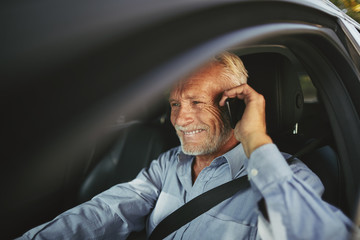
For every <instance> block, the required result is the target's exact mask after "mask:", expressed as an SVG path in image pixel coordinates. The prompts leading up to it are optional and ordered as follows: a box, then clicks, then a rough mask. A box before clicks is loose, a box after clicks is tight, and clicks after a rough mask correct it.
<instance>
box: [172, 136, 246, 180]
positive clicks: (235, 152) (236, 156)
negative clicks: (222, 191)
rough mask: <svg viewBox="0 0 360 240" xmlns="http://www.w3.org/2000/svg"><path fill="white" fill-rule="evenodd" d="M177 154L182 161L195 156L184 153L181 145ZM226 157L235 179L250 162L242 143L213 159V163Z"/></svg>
mask: <svg viewBox="0 0 360 240" xmlns="http://www.w3.org/2000/svg"><path fill="white" fill-rule="evenodd" d="M177 155H178V161H180V162H182V161H190V160H192V159H193V158H194V156H192V155H187V154H185V153H183V152H182V150H181V147H179V150H178V153H177ZM224 158H225V160H226V161H227V162H228V163H229V168H230V174H231V177H232V178H233V179H234V178H235V177H236V176H237V174H238V173H239V171H240V170H241V169H242V168H243V167H245V168H246V166H247V163H248V158H247V157H246V155H245V152H244V148H243V146H242V144H241V143H240V144H238V145H237V146H235V147H234V148H233V149H231V150H230V151H228V152H226V153H225V154H224V155H222V156H219V157H217V158H215V159H214V160H213V163H214V162H218V161H221V160H222V159H224Z"/></svg>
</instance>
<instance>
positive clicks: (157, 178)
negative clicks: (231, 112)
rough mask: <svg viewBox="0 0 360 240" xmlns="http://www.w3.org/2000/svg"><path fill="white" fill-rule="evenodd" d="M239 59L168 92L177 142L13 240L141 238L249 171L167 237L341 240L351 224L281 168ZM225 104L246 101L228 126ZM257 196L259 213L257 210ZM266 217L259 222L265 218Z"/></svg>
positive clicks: (304, 180)
mask: <svg viewBox="0 0 360 240" xmlns="http://www.w3.org/2000/svg"><path fill="white" fill-rule="evenodd" d="M246 79H247V72H246V70H245V67H244V66H243V64H242V62H241V60H240V59H239V58H238V57H237V56H236V55H234V54H231V53H228V52H225V53H223V54H221V55H219V56H216V57H214V58H213V59H212V60H211V61H210V62H209V63H208V64H206V66H204V67H202V68H201V69H200V70H199V71H197V72H196V73H195V74H193V75H191V76H190V77H188V78H187V79H185V80H184V81H181V82H179V83H177V84H176V85H175V86H174V87H173V89H172V90H171V93H170V97H169V103H170V106H171V122H172V124H173V126H174V127H175V129H176V132H177V135H178V137H179V139H180V142H181V146H179V147H176V148H174V149H171V150H169V151H167V152H165V153H163V154H161V155H160V156H159V158H158V159H157V160H154V161H153V162H152V163H151V165H150V167H149V168H147V169H143V170H142V171H141V172H140V173H139V175H138V176H137V177H136V178H135V179H134V180H133V181H131V182H128V183H123V184H118V185H116V186H114V187H112V188H110V189H109V190H107V191H105V192H103V193H101V194H99V195H97V196H95V197H94V198H93V199H92V200H91V201H88V202H86V203H84V204H81V205H79V206H77V207H75V208H73V209H71V210H68V211H67V212H65V213H63V214H61V215H59V216H58V217H56V218H55V219H54V220H52V221H50V222H48V223H45V224H43V225H40V226H38V227H36V228H34V229H32V230H30V231H29V232H27V233H25V234H24V235H23V236H22V237H23V238H24V239H27V238H30V239H33V238H35V239H36V238H39V239H41V238H44V239H60V238H63V239H71V238H77V239H116V238H118V239H126V238H127V237H128V236H129V234H130V233H131V232H134V231H141V230H142V229H144V228H145V229H146V232H147V234H148V235H149V234H150V233H151V232H152V231H153V230H154V229H155V227H156V226H157V225H158V224H159V223H160V222H161V220H163V219H164V218H166V217H167V216H168V215H169V214H170V213H172V212H173V211H175V210H176V209H178V208H179V207H181V206H182V205H184V204H185V203H186V202H188V201H190V200H191V199H193V198H195V197H197V196H198V195H200V194H202V193H203V192H206V191H208V190H210V189H212V188H214V187H216V186H219V185H221V184H223V183H226V182H228V181H230V180H232V179H235V178H239V177H241V176H244V175H246V174H248V176H249V180H250V183H251V187H249V188H248V189H246V190H245V191H241V192H238V193H236V194H235V195H233V196H232V197H231V198H229V199H227V200H225V201H223V202H222V203H220V204H218V205H217V206H215V207H213V208H212V209H211V210H209V211H207V212H206V213H204V214H202V215H200V216H199V217H197V218H196V219H194V220H193V221H191V222H189V223H187V224H185V225H184V226H182V227H180V228H179V229H178V230H176V231H175V232H173V233H171V234H170V235H169V236H167V237H166V239H317V240H318V239H346V238H347V237H348V236H349V233H350V232H351V230H352V223H351V221H350V220H349V219H348V218H347V217H346V216H345V215H344V214H342V213H341V211H339V210H338V209H336V208H335V207H333V206H331V205H329V204H327V203H326V202H324V201H322V199H321V197H320V196H321V194H322V192H323V185H322V184H321V182H320V180H319V179H318V177H317V176H316V175H315V174H314V173H313V172H311V170H309V169H308V168H307V167H306V166H305V165H304V164H303V163H302V162H301V161H299V160H297V159H296V160H294V161H292V163H291V164H290V165H289V164H288V163H287V162H286V161H285V156H286V154H282V153H280V151H279V150H278V149H277V147H276V145H274V144H273V143H272V140H271V138H270V137H269V136H268V135H267V133H266V123H265V100H264V98H263V96H262V95H260V94H259V93H257V92H256V91H255V90H254V89H252V88H251V87H250V86H249V85H247V84H246ZM227 98H239V99H241V100H243V101H244V102H245V104H246V108H245V111H244V114H243V116H242V118H241V120H240V121H239V122H238V123H237V124H236V127H235V129H234V130H233V129H232V128H231V127H230V123H229V119H228V117H227V115H226V114H225V111H224V109H225V108H224V104H225V100H226V99H227ZM261 199H264V201H265V205H266V208H265V210H264V209H262V210H259V208H258V202H259V201H260V200H261ZM264 216H266V217H264Z"/></svg>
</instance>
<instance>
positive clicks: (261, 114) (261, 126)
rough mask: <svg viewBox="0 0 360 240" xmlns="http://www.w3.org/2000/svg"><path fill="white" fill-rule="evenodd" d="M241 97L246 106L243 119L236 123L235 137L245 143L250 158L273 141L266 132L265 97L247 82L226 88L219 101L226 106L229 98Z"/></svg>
mask: <svg viewBox="0 0 360 240" xmlns="http://www.w3.org/2000/svg"><path fill="white" fill-rule="evenodd" d="M235 97H237V98H239V99H242V100H244V101H245V104H246V108H245V111H244V114H243V116H242V118H241V120H240V121H239V122H238V123H237V124H236V127H235V130H234V134H235V138H236V139H237V140H238V141H239V142H241V143H242V144H243V147H244V150H245V154H246V156H247V157H248V158H249V157H250V155H251V153H252V152H253V151H254V150H255V149H256V148H258V147H260V146H262V145H264V144H267V143H272V140H271V138H270V136H269V135H267V133H266V121H265V99H264V97H263V96H262V95H261V94H259V93H257V92H256V91H255V90H254V89H252V88H251V87H250V86H249V85H247V84H242V85H240V86H237V87H234V88H231V89H229V90H226V91H225V92H224V93H223V95H222V98H221V100H220V102H219V104H220V106H224V104H225V100H226V99H227V98H235Z"/></svg>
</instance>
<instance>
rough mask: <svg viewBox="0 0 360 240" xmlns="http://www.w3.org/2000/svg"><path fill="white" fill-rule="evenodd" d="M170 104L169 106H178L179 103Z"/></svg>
mask: <svg viewBox="0 0 360 240" xmlns="http://www.w3.org/2000/svg"><path fill="white" fill-rule="evenodd" d="M170 106H171V107H179V106H180V104H179V103H171V104H170Z"/></svg>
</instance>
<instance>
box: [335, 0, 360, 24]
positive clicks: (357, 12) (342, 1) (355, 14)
mask: <svg viewBox="0 0 360 240" xmlns="http://www.w3.org/2000/svg"><path fill="white" fill-rule="evenodd" d="M330 1H331V2H332V3H333V4H335V5H336V6H337V7H338V8H340V9H341V10H342V11H343V12H344V13H346V14H347V15H349V16H350V17H352V18H353V19H354V20H356V21H357V22H358V23H360V0H330Z"/></svg>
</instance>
